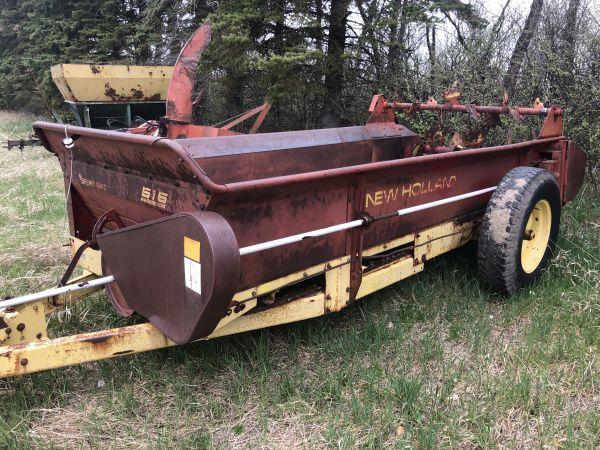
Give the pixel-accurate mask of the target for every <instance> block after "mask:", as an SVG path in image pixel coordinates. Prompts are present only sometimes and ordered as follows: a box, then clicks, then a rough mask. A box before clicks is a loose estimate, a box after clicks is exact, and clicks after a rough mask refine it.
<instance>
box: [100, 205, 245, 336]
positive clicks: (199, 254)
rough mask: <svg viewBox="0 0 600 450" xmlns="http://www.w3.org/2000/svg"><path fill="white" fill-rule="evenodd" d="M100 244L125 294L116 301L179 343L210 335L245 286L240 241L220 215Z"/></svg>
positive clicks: (119, 235)
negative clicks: (238, 291)
mask: <svg viewBox="0 0 600 450" xmlns="http://www.w3.org/2000/svg"><path fill="white" fill-rule="evenodd" d="M98 244H99V246H100V249H101V250H102V257H103V259H104V264H105V266H106V267H109V268H110V272H111V273H112V274H113V275H114V277H115V284H116V285H117V287H118V289H119V291H120V293H121V294H122V298H120V299H114V300H113V301H115V300H119V302H118V303H119V304H120V305H121V306H126V307H128V308H131V309H132V310H134V311H135V312H137V313H138V314H140V315H142V316H144V317H146V318H147V319H148V320H149V321H150V322H151V323H153V324H154V325H155V326H156V327H157V328H158V329H159V330H161V331H162V332H163V333H164V334H165V335H166V336H167V337H168V338H169V339H171V340H172V341H173V342H175V343H177V344H183V343H185V342H189V341H193V340H195V339H199V338H202V337H205V336H208V335H209V334H210V333H211V332H212V331H213V330H214V329H215V327H216V326H217V324H218V323H219V320H220V319H221V318H222V317H223V316H224V315H225V313H226V311H227V308H228V305H229V302H230V301H231V299H232V298H233V295H234V293H235V291H236V289H237V287H238V284H239V279H240V254H239V249H238V245H237V240H236V238H235V235H234V234H233V231H232V229H231V227H230V226H229V224H228V223H227V221H226V220H225V219H223V217H221V216H220V215H219V214H217V213H214V212H191V213H180V214H175V215H172V216H168V217H164V218H161V219H157V220H153V221H150V222H145V223H142V224H139V225H134V226H131V227H127V228H121V229H119V230H116V231H111V232H108V233H105V234H102V235H100V236H98ZM109 295H111V291H109ZM123 303H125V305H123Z"/></svg>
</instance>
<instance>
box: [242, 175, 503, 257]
mask: <svg viewBox="0 0 600 450" xmlns="http://www.w3.org/2000/svg"><path fill="white" fill-rule="evenodd" d="M495 189H496V186H491V187H488V188H485V189H479V190H477V191H472V192H467V193H465V194H460V195H455V196H454V197H448V198H444V199H442V200H436V201H434V202H429V203H423V204H422V205H416V206H411V207H410V208H403V209H399V210H397V211H394V212H392V213H389V214H385V215H383V216H380V217H375V218H373V219H370V220H373V221H377V220H383V219H388V218H391V217H399V216H405V215H407V214H411V213H414V212H417V211H423V210H425V209H430V208H435V207H437V206H441V205H446V204H448V203H453V202H458V201H460V200H464V199H467V198H471V197H476V196H478V195H482V194H486V193H488V192H492V191H493V190H495ZM368 221H369V219H357V220H353V221H352V222H347V223H341V224H338V225H332V226H330V227H325V228H319V229H317V230H313V231H308V232H306V233H300V234H295V235H293V236H287V237H283V238H279V239H275V240H272V241H267V242H262V243H260V244H254V245H250V246H248V247H242V248H240V256H244V255H249V254H251V253H257V252H260V251H263V250H268V249H271V248H275V247H281V246H283V245H288V244H293V243H295V242H300V241H302V240H304V239H308V238H313V237H319V236H325V235H327V234H331V233H337V232H338V231H344V230H349V229H351V228H357V227H361V226H363V225H365V224H366V223H367V222H368Z"/></svg>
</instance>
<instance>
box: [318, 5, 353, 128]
mask: <svg viewBox="0 0 600 450" xmlns="http://www.w3.org/2000/svg"><path fill="white" fill-rule="evenodd" d="M349 3H350V0H331V12H330V15H329V36H328V39H327V58H326V61H325V99H324V101H323V118H322V124H323V126H324V127H338V126H340V125H341V123H342V114H341V113H342V107H341V100H342V91H343V88H344V49H345V46H346V22H347V17H348V5H349Z"/></svg>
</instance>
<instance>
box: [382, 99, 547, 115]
mask: <svg viewBox="0 0 600 450" xmlns="http://www.w3.org/2000/svg"><path fill="white" fill-rule="evenodd" d="M386 106H387V107H388V108H392V109H404V110H412V111H457V112H470V111H471V110H472V109H474V110H475V111H477V112H478V113H489V114H510V113H511V110H513V111H516V112H518V113H519V114H521V115H522V116H545V115H547V114H548V111H550V108H525V107H522V106H517V107H514V108H510V107H509V106H478V105H450V104H448V103H443V104H435V103H431V104H429V103H400V102H387V105H386Z"/></svg>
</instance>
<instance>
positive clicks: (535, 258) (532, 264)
mask: <svg viewBox="0 0 600 450" xmlns="http://www.w3.org/2000/svg"><path fill="white" fill-rule="evenodd" d="M551 228H552V209H551V208H550V203H549V202H548V200H540V201H539V202H537V203H536V204H535V206H534V207H533V209H532V210H531V214H530V215H529V219H528V220H527V225H526V226H525V231H524V235H523V243H522V246H521V267H522V268H523V271H524V272H525V273H531V272H533V271H534V270H535V269H537V267H538V266H539V265H540V263H541V262H542V258H543V257H544V254H545V253H546V248H547V247H548V241H549V240H550V229H551Z"/></svg>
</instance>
